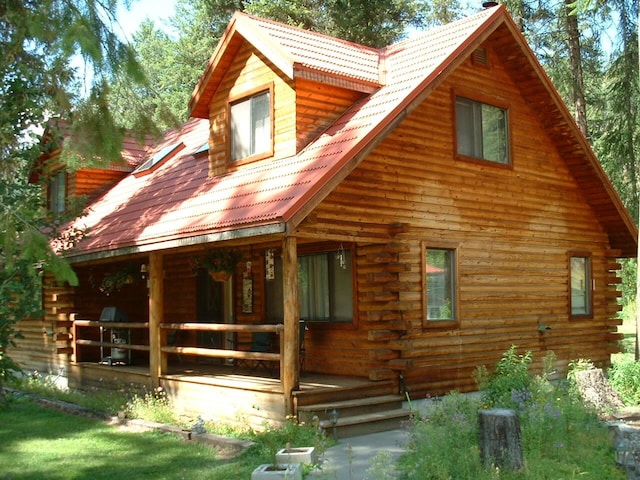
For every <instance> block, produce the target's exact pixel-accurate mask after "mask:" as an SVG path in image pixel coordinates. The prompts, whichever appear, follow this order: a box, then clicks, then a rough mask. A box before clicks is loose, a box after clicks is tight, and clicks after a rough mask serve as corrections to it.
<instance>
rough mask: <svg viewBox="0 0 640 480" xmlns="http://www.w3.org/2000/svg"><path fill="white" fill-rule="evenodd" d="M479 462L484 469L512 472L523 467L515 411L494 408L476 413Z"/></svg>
mask: <svg viewBox="0 0 640 480" xmlns="http://www.w3.org/2000/svg"><path fill="white" fill-rule="evenodd" d="M478 442H479V447H480V460H481V461H482V463H483V465H484V466H485V467H486V468H494V467H499V468H505V469H508V470H511V471H514V472H517V471H519V470H521V469H522V468H523V467H524V458H523V455H522V441H521V439H520V420H519V419H518V414H517V413H516V411H515V410H510V409H506V408H494V409H490V410H480V412H479V413H478Z"/></svg>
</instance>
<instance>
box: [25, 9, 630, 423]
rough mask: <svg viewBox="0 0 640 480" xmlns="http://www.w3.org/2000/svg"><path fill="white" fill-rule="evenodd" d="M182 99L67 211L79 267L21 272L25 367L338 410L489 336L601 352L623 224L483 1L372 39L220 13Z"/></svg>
mask: <svg viewBox="0 0 640 480" xmlns="http://www.w3.org/2000/svg"><path fill="white" fill-rule="evenodd" d="M190 109H191V115H192V119H191V120H189V121H188V122H187V123H186V124H184V125H183V126H182V127H181V128H180V129H176V130H174V131H170V132H168V133H167V135H166V137H165V138H164V139H163V140H162V142H160V143H159V144H157V145H156V146H155V147H154V148H152V149H150V150H148V151H147V152H146V156H145V157H144V158H143V159H142V161H140V162H139V163H138V164H137V167H136V168H135V169H134V170H133V171H131V172H124V173H123V174H122V178H121V180H120V181H119V182H118V183H117V184H116V185H115V186H113V187H111V188H110V189H109V190H108V191H107V192H106V193H104V194H103V195H102V196H100V197H99V198H97V199H96V200H94V201H93V202H92V203H91V204H90V205H89V207H88V210H87V215H86V216H84V217H82V218H79V219H77V220H76V221H75V222H73V223H72V225H70V227H76V228H81V229H86V231H87V235H86V238H84V239H83V240H82V241H81V242H80V243H79V244H77V245H75V247H74V248H73V249H69V250H64V251H62V252H61V253H63V254H64V255H65V256H66V257H67V258H68V259H69V260H70V261H71V262H72V263H73V266H74V269H75V271H76V272H77V274H78V277H79V280H80V284H79V286H77V287H73V288H72V287H69V286H60V285H56V284H55V283H54V282H52V281H50V280H49V281H47V282H46V283H45V285H44V290H43V292H44V293H43V301H44V311H45V314H44V316H43V318H41V319H36V320H25V321H24V322H22V330H23V332H24V333H25V339H24V340H21V341H20V342H19V346H18V349H17V350H15V351H14V352H12V353H13V356H14V358H16V359H17V360H19V361H20V362H21V363H22V364H23V365H24V366H25V367H26V368H38V369H40V370H54V371H55V370H56V369H58V368H63V369H64V372H65V373H64V374H65V375H67V376H68V379H69V383H70V385H72V386H76V387H82V388H88V387H95V386H103V387H109V386H111V387H115V386H123V385H128V384H136V385H146V386H147V387H152V386H158V385H160V386H163V387H164V388H165V389H166V391H167V392H168V394H169V395H170V396H171V398H172V399H173V400H174V402H175V404H176V406H177V407H178V408H180V409H183V410H185V411H191V412H195V411H197V412H199V413H201V414H202V415H203V416H206V417H209V418H218V419H223V420H225V421H230V422H234V421H239V422H243V423H246V424H250V425H253V426H260V425H261V424H262V423H263V422H265V421H269V422H275V423H277V422H282V421H284V419H285V417H286V416H287V415H288V414H298V415H302V414H303V413H307V414H310V413H311V412H313V413H315V414H318V415H320V416H321V417H323V418H327V417H324V415H326V413H327V412H329V411H333V410H334V409H335V410H336V411H338V412H339V417H338V422H339V423H344V424H348V423H349V417H353V416H352V415H350V414H349V413H348V412H347V411H346V410H342V411H341V409H342V408H343V407H346V406H351V407H353V406H354V405H355V404H358V405H361V406H362V405H365V406H364V407H362V408H364V410H366V411H367V412H369V413H370V412H373V411H374V410H376V409H382V410H386V411H387V413H388V414H389V415H388V416H389V417H393V416H394V415H396V416H397V415H400V414H398V413H397V411H396V407H395V406H394V407H392V406H391V405H395V403H397V402H398V400H400V401H401V400H402V399H403V398H404V396H405V395H409V396H410V397H411V398H412V399H418V398H424V397H425V396H426V395H440V394H445V393H448V392H449V391H451V390H458V391H463V392H464V391H472V390H475V389H476V388H477V387H476V385H475V383H474V380H473V378H472V373H473V371H474V369H475V368H476V367H478V366H479V365H488V366H493V365H494V364H495V362H496V361H497V360H499V359H500V357H501V355H502V353H503V352H504V351H505V350H507V349H508V348H509V347H510V346H511V345H516V346H517V347H518V349H519V350H520V351H523V352H524V351H525V350H531V351H532V352H533V354H534V358H535V359H536V362H535V363H534V366H535V365H537V366H539V365H540V362H541V360H542V357H543V356H544V355H545V354H546V353H547V352H549V351H553V352H554V353H555V355H556V357H557V369H558V371H559V372H560V373H562V372H565V371H566V366H567V363H568V362H569V361H570V360H572V359H576V358H589V359H591V360H592V361H593V362H595V363H596V364H598V365H601V366H607V365H608V364H609V362H610V355H611V353H613V352H616V351H618V348H619V347H618V341H619V339H620V334H618V333H616V329H617V325H619V323H620V321H619V320H617V319H616V314H617V312H618V310H619V306H618V297H619V295H620V293H619V289H618V288H617V287H618V283H619V278H618V276H617V274H616V271H617V270H618V269H619V264H618V263H617V259H618V258H622V257H632V256H635V254H636V250H637V241H636V239H637V229H636V226H635V224H634V222H633V221H632V219H631V218H630V216H629V214H628V212H627V211H626V210H625V208H624V207H623V205H622V203H621V201H620V199H619V197H618V196H617V194H616V192H615V190H614V188H613V186H612V184H611V183H610V181H609V179H608V178H607V177H606V175H605V173H604V172H603V170H602V168H601V166H600V164H599V163H598V160H597V159H596V157H595V156H594V153H593V151H592V150H591V148H590V146H589V144H588V141H587V140H586V139H585V138H584V136H583V135H582V134H581V133H580V132H579V130H578V128H577V127H576V124H575V122H574V121H573V119H572V116H571V114H570V112H569V111H568V109H567V108H566V106H565V105H564V104H563V102H562V100H561V99H560V96H559V94H558V93H557V91H556V90H555V88H554V87H553V85H552V84H551V82H550V80H549V78H548V77H547V75H546V74H545V72H544V71H543V69H542V67H541V66H540V64H539V63H538V61H537V60H536V58H535V56H534V54H533V53H532V51H531V50H530V48H529V47H528V46H527V44H526V41H525V39H524V38H523V36H522V34H521V33H520V31H519V29H518V27H517V26H516V25H515V23H514V22H513V20H512V19H511V18H510V16H509V14H508V13H507V11H506V10H505V8H504V7H503V6H497V7H492V8H488V9H485V10H483V11H480V12H479V13H477V14H475V15H473V16H470V17H468V18H465V19H462V20H460V21H457V22H454V23H451V24H448V25H445V26H442V27H438V28H434V29H432V30H430V31H428V32H426V33H424V34H422V35H420V36H416V37H414V38H411V39H408V40H406V41H402V42H400V43H397V44H394V45H391V46H389V47H387V48H384V49H381V50H378V49H373V48H368V47H364V46H361V45H357V44H353V43H349V42H345V41H342V40H339V39H336V38H331V37H328V36H324V35H320V34H317V33H313V32H309V31H304V30H301V29H298V28H295V27H291V26H288V25H284V24H280V23H277V22H273V21H267V20H264V19H260V18H256V17H252V16H249V15H246V14H242V13H237V14H235V15H234V17H233V18H232V20H231V22H230V24H229V26H228V28H227V30H226V32H225V33H224V36H223V37H222V39H221V40H220V42H219V44H218V46H217V48H216V49H215V51H214V53H213V55H212V57H211V59H210V61H209V64H208V66H207V68H206V71H205V72H204V75H203V76H202V78H201V80H200V82H199V83H198V85H197V86H196V87H195V90H194V92H193V95H192V98H191V101H190ZM208 260H211V262H209V263H207V261H208ZM225 261H227V262H228V261H231V263H232V264H233V268H231V270H232V272H230V273H232V275H229V276H226V277H225V278H223V279H220V278H218V279H213V278H212V277H213V276H212V275H210V274H209V272H208V271H207V269H206V268H204V267H205V266H211V265H212V264H214V263H216V262H218V263H220V262H225ZM106 307H110V308H107V309H106V310H105V308H106ZM43 332H44V333H43ZM363 399H366V400H363ZM358 402H360V403H358ZM389 402H395V403H389ZM376 405H378V406H377V407H376ZM405 414H406V412H405ZM381 416H382V415H381V414H378V417H381ZM334 420H335V419H334ZM359 421H364V420H363V419H362V418H361V419H360V420H359ZM367 428H369V431H371V429H372V428H374V427H373V426H369V427H367Z"/></svg>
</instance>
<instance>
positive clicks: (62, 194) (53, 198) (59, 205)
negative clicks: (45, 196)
mask: <svg viewBox="0 0 640 480" xmlns="http://www.w3.org/2000/svg"><path fill="white" fill-rule="evenodd" d="M66 198H67V172H65V171H64V170H61V171H59V172H57V173H54V174H53V175H52V176H51V180H49V210H51V211H52V212H54V213H62V212H64V209H65V203H66Z"/></svg>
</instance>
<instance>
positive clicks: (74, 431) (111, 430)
mask: <svg viewBox="0 0 640 480" xmlns="http://www.w3.org/2000/svg"><path fill="white" fill-rule="evenodd" d="M40 390H43V389H40ZM56 395H60V394H59V393H58V394H56ZM133 398H134V401H133V402H132V403H133V404H135V405H137V406H138V407H139V404H140V403H143V401H142V400H141V397H135V396H134V397H133ZM136 398H137V400H135V399H136ZM65 400H66V401H68V400H69V398H68V397H66V398H65ZM150 403H151V404H153V405H156V406H157V396H154V400H152V401H151V402H150ZM161 403H162V402H161ZM159 410H160V411H164V410H165V405H164V404H162V405H160V408H159ZM227 431H228V430H227ZM236 433H238V432H236ZM238 436H244V437H245V438H247V439H250V440H252V441H254V442H255V445H254V446H253V447H250V448H249V449H247V450H245V451H244V452H243V453H242V454H240V455H238V456H236V457H235V458H232V459H228V458H223V457H219V456H218V454H217V451H216V450H215V449H214V448H211V447H208V446H205V445H202V444H199V443H192V442H185V441H183V440H181V439H179V438H178V437H176V436H174V435H172V434H168V433H159V432H143V433H140V432H128V431H123V430H120V429H118V428H117V427H114V426H110V425H107V424H106V423H105V422H101V421H96V420H93V419H89V418H84V417H78V416H76V415H72V414H68V413H64V412H61V411H58V410H55V409H50V408H45V407H43V406H41V405H39V404H37V403H35V402H34V401H32V400H31V399H30V398H29V397H27V396H25V395H22V394H17V395H11V397H10V401H9V404H8V405H7V406H5V408H0V445H1V447H0V479H3V480H4V479H7V480H8V479H11V480H30V479H34V480H35V479H38V480H40V479H47V480H49V479H51V480H65V479H78V478H91V479H92V480H100V479H113V478H127V480H136V479H147V478H153V479H182V478H197V479H207V480H208V479H211V480H229V479H234V478H239V479H247V478H250V476H251V472H252V471H253V470H254V469H255V468H256V466H258V465H260V464H263V463H272V462H273V459H274V453H275V450H277V449H279V448H283V447H284V446H285V445H286V443H287V442H290V443H291V445H300V446H303V445H305V446H308V445H313V446H316V447H317V448H318V449H319V450H320V451H322V450H323V448H324V445H325V439H324V438H322V437H319V436H318V435H317V432H316V431H315V429H312V428H310V427H305V426H299V425H297V424H295V423H294V422H288V423H287V424H286V425H285V426H284V427H282V428H279V429H267V430H266V431H265V432H262V433H255V432H251V431H245V432H243V433H242V434H239V435H238Z"/></svg>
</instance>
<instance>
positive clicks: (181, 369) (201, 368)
mask: <svg viewBox="0 0 640 480" xmlns="http://www.w3.org/2000/svg"><path fill="white" fill-rule="evenodd" d="M77 366H79V367H80V368H81V369H83V370H88V371H92V372H93V375H102V376H105V377H111V376H113V377H133V376H135V377H141V378H149V379H150V374H149V368H148V366H145V365H118V366H110V365H105V364H98V363H80V364H77ZM273 373H274V372H271V371H269V370H268V369H265V368H262V367H260V368H248V367H243V368H236V367H234V366H233V365H215V364H194V365H173V366H170V368H169V369H168V371H167V372H166V373H165V374H163V375H162V376H161V378H162V379H167V380H173V381H180V382H187V383H198V384H203V385H210V386H220V387H227V388H238V389H243V390H253V391H262V392H270V393H282V387H281V383H280V378H279V377H278V375H277V372H275V375H274V374H273ZM371 383H372V382H370V381H369V380H368V379H366V378H360V377H349V376H341V375H326V374H319V373H309V372H303V373H302V374H301V376H300V389H299V390H300V391H302V392H308V391H312V390H330V389H345V388H352V387H354V388H357V387H364V386H366V385H370V384H371Z"/></svg>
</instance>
